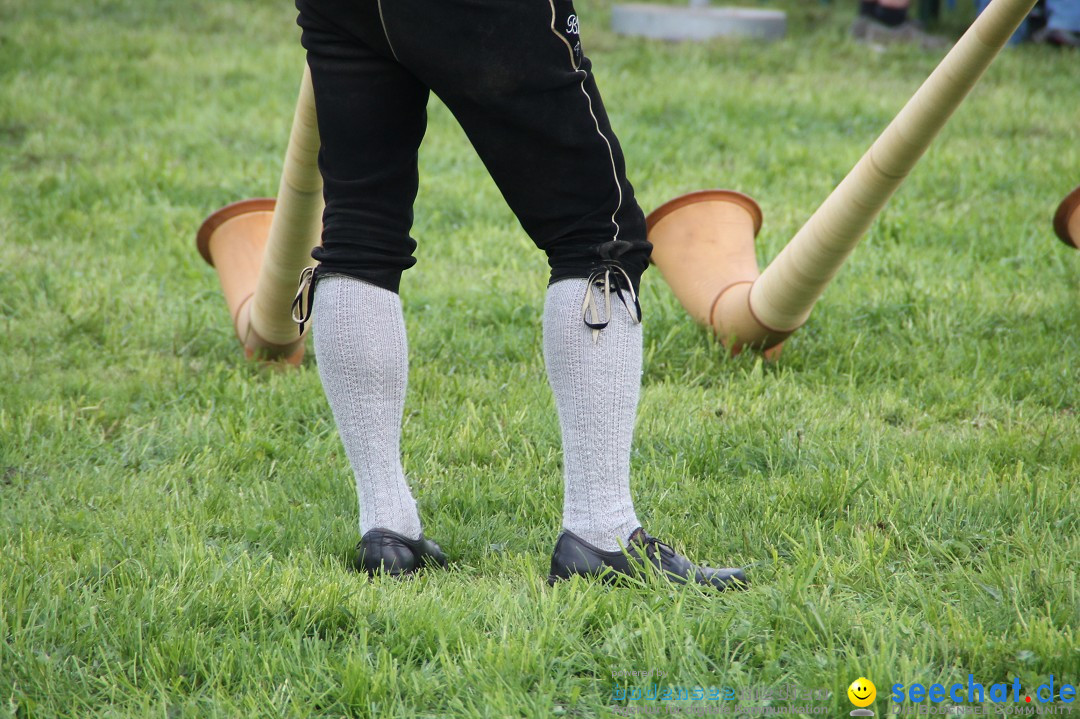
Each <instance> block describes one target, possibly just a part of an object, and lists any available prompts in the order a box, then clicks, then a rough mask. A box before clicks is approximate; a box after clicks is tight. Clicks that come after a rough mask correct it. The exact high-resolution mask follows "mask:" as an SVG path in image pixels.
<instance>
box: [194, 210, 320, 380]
mask: <svg viewBox="0 0 1080 719" xmlns="http://www.w3.org/2000/svg"><path fill="white" fill-rule="evenodd" d="M274 205H275V200H274V199H273V198H266V197H260V198H255V199H250V200H241V201H240V202H234V203H232V204H231V205H226V206H225V207H222V208H221V209H220V210H218V211H217V212H215V213H214V214H212V215H210V216H209V217H207V218H206V220H205V221H204V222H203V224H202V226H201V227H200V228H199V232H198V234H197V235H196V238H195V244H196V247H198V249H199V254H200V255H202V257H203V259H204V260H206V261H207V262H208V263H209V264H210V266H212V267H213V268H214V269H215V270H217V274H218V279H219V280H221V291H222V294H224V295H225V304H226V305H227V306H228V308H229V316H230V317H232V320H233V327H234V328H235V329H236V337H237V339H239V340H240V343H241V344H242V345H243V346H244V355H245V356H246V357H247V358H248V359H256V358H257V359H267V360H272V359H284V360H285V361H286V362H288V363H289V364H293V365H299V364H300V361H301V360H302V359H303V357H304V337H302V336H300V335H299V333H298V335H297V338H296V340H294V341H292V342H288V343H285V344H279V343H276V342H270V341H268V340H266V339H265V338H263V337H260V336H259V334H258V332H256V331H255V330H254V328H252V326H251V306H252V299H253V298H254V297H255V285H256V282H257V280H258V278H259V271H260V269H261V268H262V260H263V256H264V254H265V251H266V238H267V237H268V236H269V235H270V225H271V223H272V222H273V218H274Z"/></svg>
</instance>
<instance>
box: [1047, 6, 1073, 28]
mask: <svg viewBox="0 0 1080 719" xmlns="http://www.w3.org/2000/svg"><path fill="white" fill-rule="evenodd" d="M1046 27H1048V28H1050V29H1051V30H1063V31H1065V32H1072V33H1080V0H1046Z"/></svg>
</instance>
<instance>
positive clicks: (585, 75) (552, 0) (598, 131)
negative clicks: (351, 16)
mask: <svg viewBox="0 0 1080 719" xmlns="http://www.w3.org/2000/svg"><path fill="white" fill-rule="evenodd" d="M379 2H380V12H381V7H382V6H381V2H382V0H379ZM548 4H549V5H550V6H551V32H552V33H553V34H554V35H555V37H557V38H559V39H560V40H562V41H563V44H564V45H566V49H567V50H568V51H569V52H570V66H571V67H573V68H574V71H575V72H580V73H581V94H582V95H584V96H585V99H586V100H587V101H588V103H589V114H590V115H592V119H593V124H594V125H595V126H596V134H597V135H599V136H600V139H601V140H603V141H604V144H605V145H607V151H608V157H609V158H611V176H612V177H613V178H614V179H615V189H616V190H618V192H619V202H618V204H617V205H616V206H615V211H614V212H612V213H611V224H612V225H614V226H615V234H614V236H612V238H611V239H612V240H617V239H619V223H618V222H617V221H616V220H615V215H617V214H619V210H621V209H622V201H623V192H622V185H620V184H619V171H618V169H617V168H616V167H615V152H614V151H613V150H612V149H611V142H610V141H609V140H608V139H607V137H606V136H605V135H604V133H603V131H602V130H601V129H600V121H599V120H597V119H596V113H595V112H593V104H592V98H591V97H589V93H588V92H587V91H586V90H585V81H586V80H587V79H588V78H589V73H588V72H586V71H585V70H582V69H580V68H579V67H578V66H577V64H576V63H575V62H574V48H572V47H570V42H569V41H568V40H567V39H566V38H565V37H563V36H562V35H561V34H560V33H559V31H558V30H556V29H555V0H548ZM383 30H384V31H385V30H386V27H385V26H384V27H383ZM388 40H389V39H388Z"/></svg>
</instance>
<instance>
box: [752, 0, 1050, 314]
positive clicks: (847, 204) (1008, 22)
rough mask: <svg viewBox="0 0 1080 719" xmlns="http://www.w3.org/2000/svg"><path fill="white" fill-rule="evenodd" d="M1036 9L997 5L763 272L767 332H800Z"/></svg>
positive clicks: (1024, 1) (1004, 1)
mask: <svg viewBox="0 0 1080 719" xmlns="http://www.w3.org/2000/svg"><path fill="white" fill-rule="evenodd" d="M1034 4H1035V2H1034V0H993V2H991V3H990V5H989V6H988V7H987V8H986V10H984V11H983V13H982V14H981V15H979V17H978V18H976V19H975V22H974V23H973V24H972V25H971V27H970V28H968V31H967V32H966V33H964V35H963V37H961V38H960V40H959V41H957V43H956V45H955V46H954V47H953V49H952V50H950V51H949V53H948V54H947V55H946V56H945V58H944V59H943V60H942V61H941V63H940V64H939V65H938V66H937V68H936V69H935V70H934V72H933V73H932V74H931V75H930V77H929V78H928V79H927V80H926V82H924V83H923V84H922V86H921V87H920V88H919V89H918V91H916V93H915V95H914V96H913V97H912V98H911V100H909V101H908V103H907V104H906V105H905V106H904V108H903V109H902V110H901V111H900V113H899V114H898V115H897V116H896V118H895V119H894V120H893V121H892V122H891V123H890V124H889V126H888V127H887V128H885V131H884V132H883V133H882V134H881V136H880V137H879V138H878V139H877V140H876V141H875V142H874V144H873V145H872V146H871V147H870V149H869V150H868V151H867V152H866V154H865V155H863V157H862V159H861V160H859V162H858V163H857V164H856V165H855V167H854V169H852V170H851V172H850V173H849V174H848V176H847V177H845V178H844V180H843V181H842V182H841V183H840V184H839V186H837V188H836V189H835V190H833V192H832V194H830V195H829V197H828V198H826V200H825V202H824V203H822V205H821V207H820V208H818V210H817V211H816V212H815V213H814V214H813V215H812V216H811V217H810V219H809V220H808V221H807V222H806V224H805V225H804V226H803V227H802V229H800V230H799V231H798V232H797V233H796V234H795V237H793V238H792V240H791V241H790V242H789V243H788V245H787V247H785V248H784V249H783V251H781V252H780V254H779V255H777V256H776V258H775V259H774V260H773V261H772V263H771V264H770V265H769V266H768V267H767V268H766V269H765V271H764V272H762V273H761V277H760V278H758V279H757V280H756V281H755V282H754V284H753V287H752V288H751V289H750V293H749V298H748V299H749V302H748V303H747V304H746V307H747V310H749V311H750V313H751V314H752V315H753V316H754V318H755V319H756V320H757V322H758V323H760V324H761V325H762V326H763V328H764V329H766V330H768V331H770V332H774V333H789V332H792V331H794V330H796V329H798V328H799V327H800V326H802V324H803V323H804V322H805V321H806V319H807V317H809V315H810V311H811V310H812V309H813V307H814V303H815V302H817V300H818V298H819V297H820V296H821V294H822V292H823V291H824V290H825V286H826V285H828V283H829V281H830V280H832V278H833V276H834V275H835V274H836V272H837V271H838V270H839V269H840V266H841V265H842V264H843V262H844V260H845V259H847V256H848V255H849V254H850V253H851V251H852V250H853V249H854V248H855V245H856V244H858V241H859V239H860V238H861V237H862V235H863V233H864V232H865V231H866V229H867V228H868V227H869V226H870V223H871V222H873V220H874V218H875V217H876V216H877V214H878V212H879V211H880V210H881V208H882V207H883V206H884V205H885V202H886V201H887V200H888V199H889V197H891V196H892V194H893V192H894V191H895V190H896V188H897V187H899V185H900V183H901V182H903V180H904V178H905V177H906V176H907V174H908V172H910V170H911V168H912V167H913V166H914V165H915V163H916V162H917V161H918V160H919V158H920V157H921V156H922V154H923V152H924V151H925V150H926V148H927V147H928V146H929V145H930V143H931V141H932V140H933V139H934V137H935V136H936V135H937V133H938V131H939V130H940V129H941V127H942V126H943V125H944V124H945V122H946V121H947V120H948V119H949V116H950V115H951V114H952V112H953V110H955V109H956V107H957V106H958V105H959V104H960V103H961V102H962V101H963V99H964V97H965V96H966V95H967V93H968V91H969V90H970V89H971V87H972V86H973V85H974V84H975V82H976V81H977V80H978V79H979V77H980V76H981V75H982V73H983V71H984V70H985V69H986V67H987V66H988V65H989V64H990V62H991V61H992V60H993V59H994V57H995V56H996V55H997V54H998V52H999V51H1000V50H1001V48H1002V47H1003V46H1004V45H1005V43H1006V42H1007V41H1008V39H1009V37H1010V36H1011V35H1012V33H1013V32H1014V31H1015V30H1016V28H1017V27H1018V26H1019V25H1020V23H1021V22H1022V21H1023V19H1024V18H1025V17H1026V16H1027V14H1028V13H1029V12H1030V11H1031V8H1032V7H1033V6H1034ZM740 304H741V303H740Z"/></svg>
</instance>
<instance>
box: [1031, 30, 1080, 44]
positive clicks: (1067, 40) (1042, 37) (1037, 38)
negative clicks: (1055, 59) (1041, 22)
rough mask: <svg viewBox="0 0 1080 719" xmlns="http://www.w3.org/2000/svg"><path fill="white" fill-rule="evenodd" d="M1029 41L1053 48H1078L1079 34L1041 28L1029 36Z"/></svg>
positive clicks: (1079, 42)
mask: <svg viewBox="0 0 1080 719" xmlns="http://www.w3.org/2000/svg"><path fill="white" fill-rule="evenodd" d="M1031 41H1032V42H1036V43H1039V44H1040V45H1052V46H1053V47H1068V48H1080V33H1076V32H1069V31H1068V30H1058V29H1054V30H1050V29H1048V28H1045V27H1044V28H1043V29H1042V30H1039V31H1038V32H1036V33H1034V34H1033V35H1032V36H1031Z"/></svg>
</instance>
